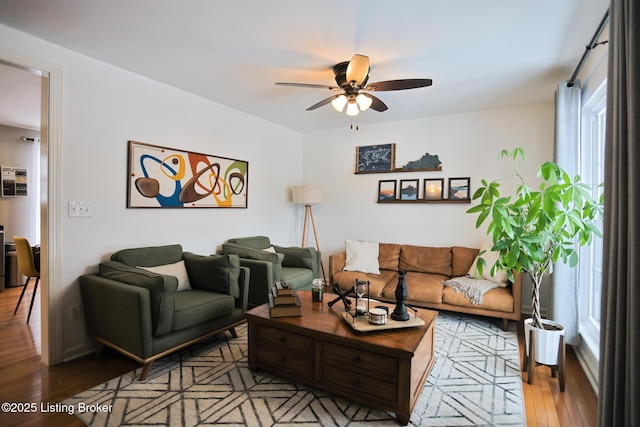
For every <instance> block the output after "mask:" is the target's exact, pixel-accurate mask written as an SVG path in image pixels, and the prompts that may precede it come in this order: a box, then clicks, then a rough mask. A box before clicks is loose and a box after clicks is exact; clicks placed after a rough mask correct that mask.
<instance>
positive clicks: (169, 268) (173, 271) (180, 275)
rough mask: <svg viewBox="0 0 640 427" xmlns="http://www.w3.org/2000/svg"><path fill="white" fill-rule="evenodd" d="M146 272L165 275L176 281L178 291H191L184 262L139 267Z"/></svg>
mask: <svg viewBox="0 0 640 427" xmlns="http://www.w3.org/2000/svg"><path fill="white" fill-rule="evenodd" d="M139 268H142V269H144V270H147V271H152V272H154V273H158V274H166V275H168V276H173V277H175V278H176V279H178V291H184V290H187V289H191V283H189V275H188V274H187V268H186V267H185V266H184V261H183V260H180V261H178V262H176V263H173V264H165V265H158V266H157V267H139Z"/></svg>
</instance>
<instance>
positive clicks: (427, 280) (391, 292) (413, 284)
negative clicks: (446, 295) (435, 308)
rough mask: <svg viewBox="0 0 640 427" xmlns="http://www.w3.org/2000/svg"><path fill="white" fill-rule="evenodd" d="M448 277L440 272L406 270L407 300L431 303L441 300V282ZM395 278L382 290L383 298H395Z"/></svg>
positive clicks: (437, 302) (442, 286) (396, 283)
mask: <svg viewBox="0 0 640 427" xmlns="http://www.w3.org/2000/svg"><path fill="white" fill-rule="evenodd" d="M447 279H448V277H447V276H444V275H441V274H430V273H417V272H407V274H406V275H405V281H406V282H407V300H408V301H409V300H410V301H422V302H428V303H433V304H439V303H441V302H442V289H443V288H444V285H443V284H442V282H443V281H444V280H447ZM397 286H398V282H397V280H396V281H395V282H391V283H389V284H387V286H386V287H385V288H384V289H383V291H382V296H383V297H384V298H389V299H393V300H395V297H396V296H395V295H396V287H397Z"/></svg>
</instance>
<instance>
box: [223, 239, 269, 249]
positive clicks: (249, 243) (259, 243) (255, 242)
mask: <svg viewBox="0 0 640 427" xmlns="http://www.w3.org/2000/svg"><path fill="white" fill-rule="evenodd" d="M229 243H236V244H238V245H240V246H246V247H249V248H253V249H267V248H268V247H269V246H271V241H270V240H269V238H268V237H267V236H251V237H238V238H235V239H229Z"/></svg>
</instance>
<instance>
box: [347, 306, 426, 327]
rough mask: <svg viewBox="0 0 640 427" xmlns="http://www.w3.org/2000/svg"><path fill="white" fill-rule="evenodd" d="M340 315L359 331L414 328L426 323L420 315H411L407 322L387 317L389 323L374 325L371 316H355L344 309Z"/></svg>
mask: <svg viewBox="0 0 640 427" xmlns="http://www.w3.org/2000/svg"><path fill="white" fill-rule="evenodd" d="M340 316H341V317H342V318H343V319H344V321H345V322H347V324H348V325H349V326H351V328H353V329H354V330H356V331H358V332H373V331H384V330H388V329H404V328H414V327H416V326H422V325H424V320H422V319H421V318H419V317H414V316H411V317H410V318H409V320H407V321H405V322H401V321H398V320H393V319H392V318H391V316H388V317H387V323H385V324H384V325H374V324H371V323H369V316H366V315H363V316H357V317H353V316H352V315H351V314H350V313H349V312H346V311H343V312H342V313H340Z"/></svg>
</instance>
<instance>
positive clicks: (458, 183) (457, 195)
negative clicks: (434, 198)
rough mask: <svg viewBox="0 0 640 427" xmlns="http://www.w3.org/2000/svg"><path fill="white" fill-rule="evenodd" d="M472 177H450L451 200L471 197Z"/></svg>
mask: <svg viewBox="0 0 640 427" xmlns="http://www.w3.org/2000/svg"><path fill="white" fill-rule="evenodd" d="M470 184H471V178H469V177H467V178H449V200H469V199H470V197H471V196H470V191H471V188H470Z"/></svg>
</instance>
